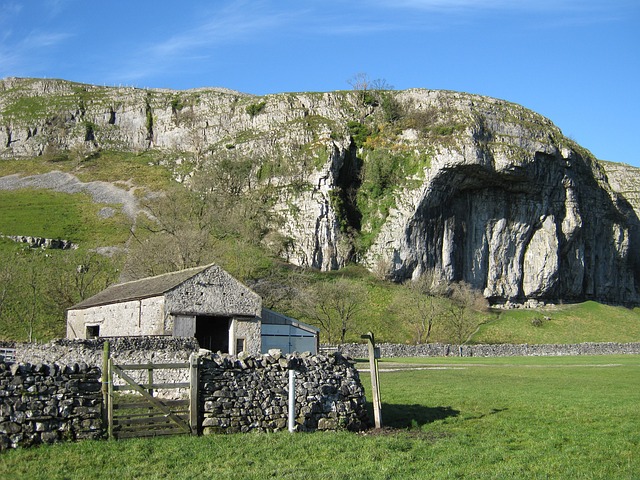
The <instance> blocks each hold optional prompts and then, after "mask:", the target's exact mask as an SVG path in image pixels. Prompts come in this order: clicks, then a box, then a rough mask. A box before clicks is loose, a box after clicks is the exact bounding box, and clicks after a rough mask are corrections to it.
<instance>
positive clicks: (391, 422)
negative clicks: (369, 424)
mask: <svg viewBox="0 0 640 480" xmlns="http://www.w3.org/2000/svg"><path fill="white" fill-rule="evenodd" d="M367 406H368V407H369V410H370V411H369V414H370V417H369V418H373V407H372V406H371V404H369V405H367ZM458 415H460V411H459V410H455V409H453V408H451V407H425V406H424V405H402V404H396V403H383V404H382V423H383V424H384V425H385V426H387V427H394V428H415V427H421V426H422V425H425V424H427V423H431V422H435V421H436V420H444V419H445V418H449V417H457V416H458Z"/></svg>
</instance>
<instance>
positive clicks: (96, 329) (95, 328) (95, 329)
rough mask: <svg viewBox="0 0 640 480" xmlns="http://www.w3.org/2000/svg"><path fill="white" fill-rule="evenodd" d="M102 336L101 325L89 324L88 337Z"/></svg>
mask: <svg viewBox="0 0 640 480" xmlns="http://www.w3.org/2000/svg"><path fill="white" fill-rule="evenodd" d="M99 336H100V325H87V335H86V338H98V337H99Z"/></svg>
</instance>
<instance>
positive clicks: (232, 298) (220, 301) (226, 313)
mask: <svg viewBox="0 0 640 480" xmlns="http://www.w3.org/2000/svg"><path fill="white" fill-rule="evenodd" d="M165 296H166V302H167V305H166V311H167V312H168V313H171V314H173V313H179V314H192V315H219V316H223V317H239V316H243V317H259V316H260V312H261V310H262V299H261V298H260V296H259V295H258V294H257V293H255V292H253V291H252V290H250V289H249V288H248V287H246V286H244V285H243V284H241V283H240V282H238V280H236V279H235V278H233V277H232V276H231V275H229V274H228V273H227V272H225V271H224V270H223V269H222V268H220V267H218V266H216V265H214V266H212V267H210V268H208V269H206V270H204V271H203V272H201V273H198V274H197V275H194V276H193V277H191V278H189V279H188V280H186V281H185V282H183V283H181V284H180V285H178V286H177V287H176V288H174V289H173V290H171V291H169V292H167V293H166V294H165Z"/></svg>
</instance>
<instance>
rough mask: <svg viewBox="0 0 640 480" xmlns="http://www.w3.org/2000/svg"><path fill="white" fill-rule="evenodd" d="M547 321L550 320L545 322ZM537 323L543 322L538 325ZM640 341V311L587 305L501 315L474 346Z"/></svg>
mask: <svg viewBox="0 0 640 480" xmlns="http://www.w3.org/2000/svg"><path fill="white" fill-rule="evenodd" d="M544 317H547V318H548V319H547V320H545V319H544ZM535 319H539V320H541V321H540V322H534V320H535ZM638 341H640V309H638V308H634V309H629V308H624V307H620V306H611V305H603V304H600V303H596V302H583V303H578V304H573V305H559V306H556V307H549V308H545V309H541V310H525V309H522V310H519V309H516V310H506V311H502V312H498V313H497V314H496V315H495V316H494V317H493V318H490V319H489V320H488V321H487V322H486V323H485V324H483V325H482V326H480V329H479V330H478V332H477V333H476V334H475V335H473V337H472V342H473V343H529V344H544V343H583V342H622V343H625V342H638Z"/></svg>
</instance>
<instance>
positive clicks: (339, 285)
mask: <svg viewBox="0 0 640 480" xmlns="http://www.w3.org/2000/svg"><path fill="white" fill-rule="evenodd" d="M303 294H304V298H303V299H302V303H303V305H304V309H305V313H306V314H307V315H308V316H309V317H310V318H312V319H313V320H314V321H315V322H316V323H317V325H318V326H319V327H320V329H321V330H322V331H323V332H324V334H325V336H326V341H327V342H328V343H334V342H336V341H338V342H339V343H344V341H345V338H346V335H347V333H348V332H349V331H351V330H352V329H353V328H354V327H355V317H356V315H357V314H358V313H360V312H361V311H362V310H363V309H364V307H365V300H366V291H365V289H364V287H362V286H361V285H359V284H356V283H352V282H350V281H348V280H346V279H344V278H340V279H338V280H336V281H333V282H321V283H317V284H315V285H313V286H311V287H308V288H307V289H306V290H304V293H303Z"/></svg>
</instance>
